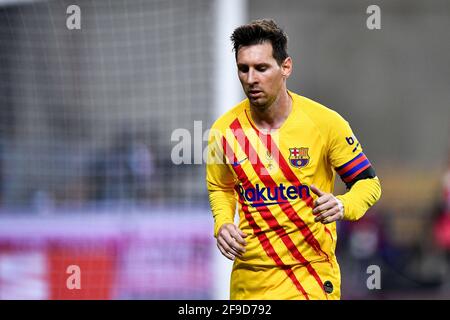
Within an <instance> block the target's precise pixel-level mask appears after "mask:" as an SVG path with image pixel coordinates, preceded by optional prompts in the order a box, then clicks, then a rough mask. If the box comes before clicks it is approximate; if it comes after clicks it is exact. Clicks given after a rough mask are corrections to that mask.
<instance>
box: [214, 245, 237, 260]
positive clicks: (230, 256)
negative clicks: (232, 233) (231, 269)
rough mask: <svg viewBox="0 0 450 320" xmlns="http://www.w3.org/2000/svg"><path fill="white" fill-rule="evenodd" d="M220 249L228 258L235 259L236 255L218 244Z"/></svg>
mask: <svg viewBox="0 0 450 320" xmlns="http://www.w3.org/2000/svg"><path fill="white" fill-rule="evenodd" d="M217 247H218V248H219V250H220V252H221V253H222V255H223V256H225V257H226V258H228V259H230V260H234V259H235V256H233V255H232V254H230V253H228V252H226V251H225V250H224V249H223V248H222V247H221V246H219V245H218V246H217Z"/></svg>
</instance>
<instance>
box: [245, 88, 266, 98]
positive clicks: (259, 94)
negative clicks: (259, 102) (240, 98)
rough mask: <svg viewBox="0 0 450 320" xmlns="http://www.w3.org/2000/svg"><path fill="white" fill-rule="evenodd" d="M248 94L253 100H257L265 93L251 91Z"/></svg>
mask: <svg viewBox="0 0 450 320" xmlns="http://www.w3.org/2000/svg"><path fill="white" fill-rule="evenodd" d="M248 94H249V96H251V97H252V98H257V97H258V96H261V95H262V94H263V92H262V91H261V90H249V91H248Z"/></svg>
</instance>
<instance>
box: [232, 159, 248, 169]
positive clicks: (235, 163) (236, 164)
mask: <svg viewBox="0 0 450 320" xmlns="http://www.w3.org/2000/svg"><path fill="white" fill-rule="evenodd" d="M247 159H248V158H244V159H242V160H240V161H238V162H234V163H233V166H234V167H236V166H238V165H240V164H241V163H242V162H244V161H245V160H247Z"/></svg>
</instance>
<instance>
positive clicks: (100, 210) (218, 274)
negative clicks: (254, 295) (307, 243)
mask: <svg viewBox="0 0 450 320" xmlns="http://www.w3.org/2000/svg"><path fill="white" fill-rule="evenodd" d="M371 4H377V5H379V6H380V8H381V26H382V28H381V29H380V30H369V29H368V28H367V27H366V19H367V18H368V14H367V13H366V9H367V7H368V6H369V5H371ZM70 5H77V6H79V8H80V9H81V29H79V30H76V29H75V30H69V29H68V28H67V26H66V21H67V19H68V17H69V16H70V14H68V13H67V11H66V10H67V8H68V7H69V6H70ZM264 17H270V18H274V19H275V20H277V22H278V23H279V24H280V25H281V26H283V27H284V29H285V30H286V32H287V33H288V35H289V37H290V43H289V52H290V54H291V56H292V57H293V59H294V74H293V76H292V77H291V79H290V80H289V87H290V89H291V90H293V91H295V92H298V93H300V94H302V95H305V96H307V97H310V98H312V99H314V100H317V101H319V102H321V103H323V104H325V105H327V106H329V107H331V108H333V109H335V110H336V111H338V112H339V113H341V114H342V115H343V116H344V117H345V118H346V119H347V120H348V121H349V122H350V123H351V125H352V127H353V130H354V131H355V134H356V135H357V136H358V138H359V140H360V141H361V142H362V143H363V147H365V152H366V154H367V155H368V156H369V158H370V159H371V161H372V162H373V163H374V165H375V168H376V170H377V173H378V175H379V176H380V178H381V181H382V186H383V196H382V199H381V201H380V202H379V203H378V204H377V205H376V206H375V207H374V208H372V209H371V210H370V211H369V212H368V213H367V215H366V216H365V217H364V218H363V219H362V220H361V221H360V222H359V223H355V224H349V223H340V224H339V236H340V239H339V241H338V249H337V253H338V258H339V261H340V264H341V268H342V280H343V284H342V290H343V298H344V299H392V298H399V299H407V298H413V299H415V298H425V299H427V298H438V299H440V298H442V299H446V298H447V299H448V298H450V222H449V221H450V218H449V217H450V204H449V203H450V200H449V197H450V186H449V184H450V182H449V181H450V178H449V173H450V152H449V136H450V131H449V120H450V90H449V85H450V64H449V63H448V52H449V50H450V44H449V42H448V32H449V31H450V3H449V2H448V1H446V0H433V1H420V0H412V1H407V0H398V1H375V2H372V1H356V0H343V1H333V0H321V1H313V0H308V1H299V0H295V1H294V0H292V1H290V0H281V1H269V0H245V1H244V0H233V1H230V0H229V1H227V0H148V1H146V0H136V1H118V0H110V1H103V0H102V1H93V0H77V1H66V0H63V1H32V0H28V1H23V0H22V1H18V0H17V1H13V0H6V1H5V0H1V1H0V299H223V298H224V299H226V298H227V296H228V292H227V283H228V279H229V268H230V264H229V263H227V262H226V261H224V260H225V258H222V257H221V256H219V255H218V253H217V250H216V247H215V243H214V239H213V237H212V217H211V214H210V211H209V207H208V201H207V194H206V189H205V183H204V165H203V164H201V163H199V164H181V165H176V164H174V163H173V161H172V159H171V154H172V152H173V150H174V148H175V146H176V145H177V141H178V140H177V138H176V137H175V138H174V137H173V136H172V134H173V132H174V131H175V130H176V129H185V131H184V132H189V133H190V135H191V139H192V141H195V143H194V144H195V146H193V147H192V150H191V151H192V157H191V159H193V160H194V154H196V152H197V151H198V150H203V148H204V147H206V142H205V141H203V139H202V135H203V132H204V131H206V130H207V129H208V128H209V126H210V125H211V124H212V122H213V121H214V119H215V118H216V117H217V116H218V115H219V114H221V113H222V112H224V111H225V110H226V109H228V108H229V107H231V106H232V105H233V104H234V103H236V102H238V101H239V100H240V99H241V98H242V93H241V89H240V85H239V83H238V80H237V77H236V74H235V69H234V68H235V67H234V65H233V63H234V57H233V54H232V52H231V45H230V43H229V36H230V33H231V31H232V29H233V28H234V27H235V26H237V25H239V24H240V23H245V22H247V21H249V20H251V19H255V18H264ZM195 121H199V122H195ZM195 124H197V125H198V124H200V125H201V128H200V129H199V128H198V126H196V125H195ZM445 177H447V178H446V179H445ZM336 189H337V191H338V192H343V186H342V184H340V183H337V186H336ZM71 265H76V266H79V267H80V270H81V286H82V289H81V290H69V289H68V288H67V279H68V278H69V277H70V275H71V274H70V272H69V273H68V267H69V266H71ZM370 265H378V266H380V269H381V289H380V290H368V288H367V286H366V280H367V278H368V277H369V274H367V272H366V271H367V267H368V266H370Z"/></svg>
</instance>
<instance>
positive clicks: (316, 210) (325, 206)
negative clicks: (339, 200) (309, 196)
mask: <svg viewBox="0 0 450 320" xmlns="http://www.w3.org/2000/svg"><path fill="white" fill-rule="evenodd" d="M335 206H336V204H335V203H333V202H332V201H327V202H325V203H322V204H321V205H320V206H317V207H315V208H314V209H313V214H318V213H320V212H322V211H325V210H329V209H331V208H333V207H335Z"/></svg>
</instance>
